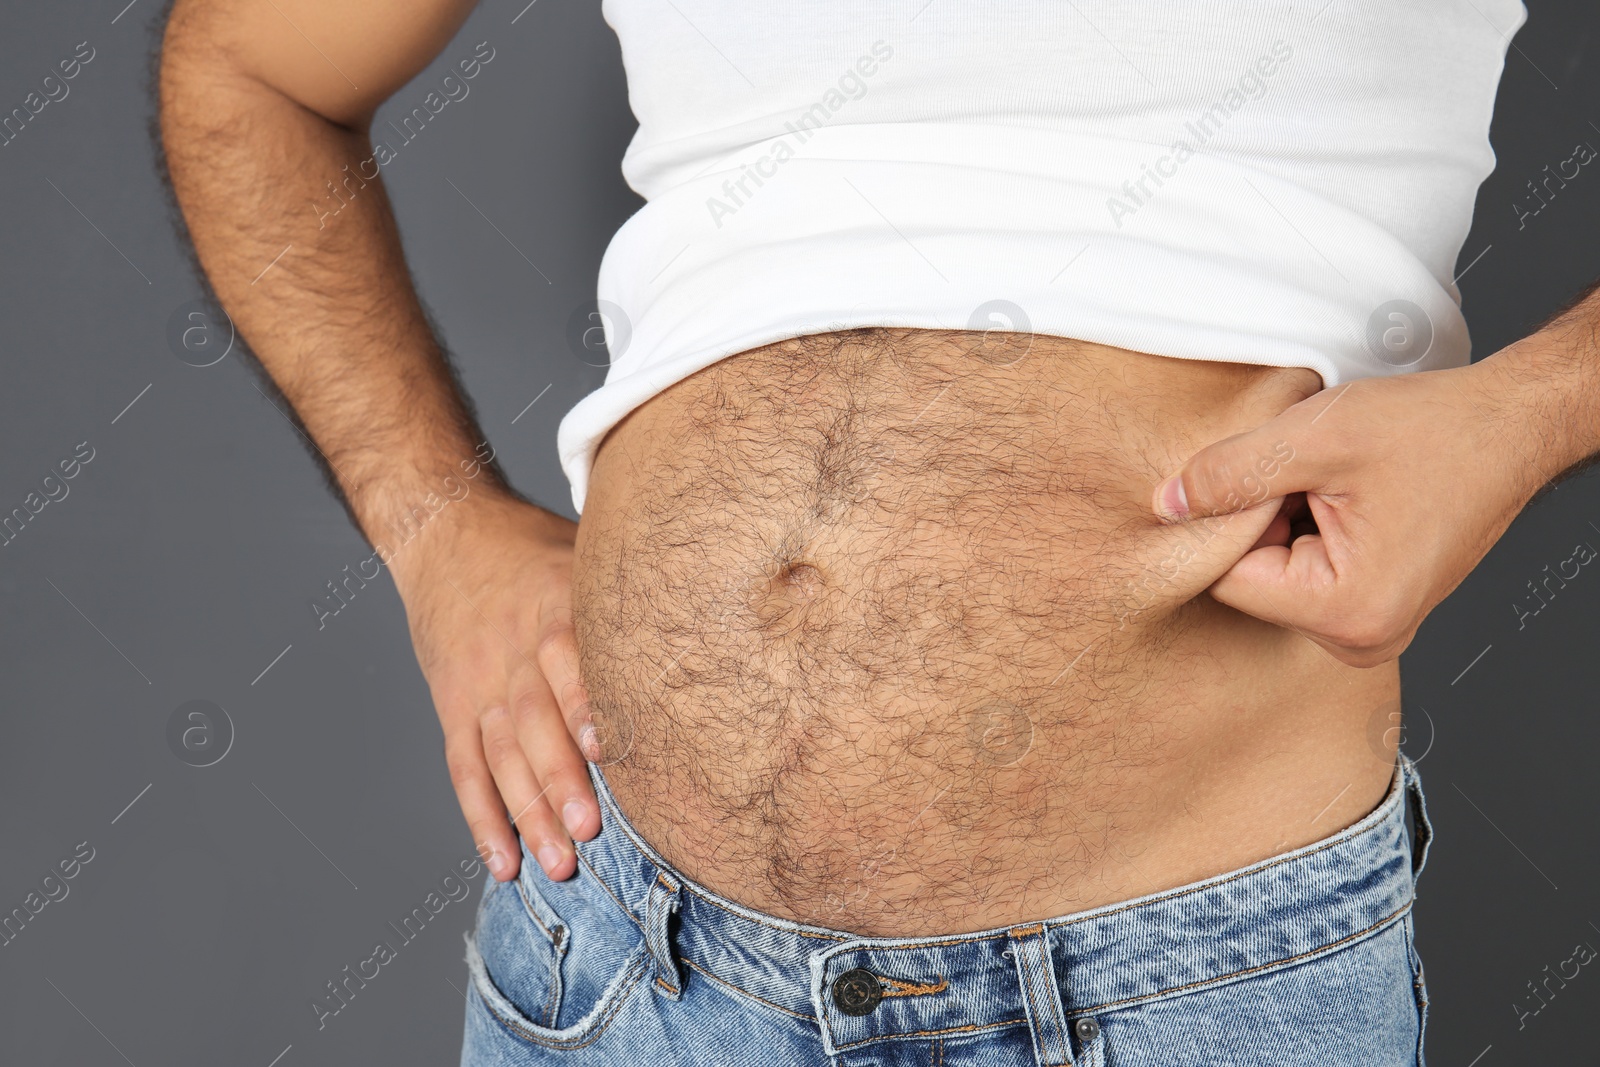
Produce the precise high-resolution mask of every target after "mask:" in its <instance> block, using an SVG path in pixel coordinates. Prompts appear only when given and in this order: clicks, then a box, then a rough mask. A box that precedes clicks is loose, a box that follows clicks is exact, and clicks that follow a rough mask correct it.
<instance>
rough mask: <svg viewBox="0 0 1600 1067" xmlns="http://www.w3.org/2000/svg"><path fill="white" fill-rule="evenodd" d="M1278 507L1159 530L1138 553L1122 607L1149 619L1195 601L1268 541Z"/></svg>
mask: <svg viewBox="0 0 1600 1067" xmlns="http://www.w3.org/2000/svg"><path fill="white" fill-rule="evenodd" d="M1280 505H1281V501H1277V500H1267V501H1264V502H1262V503H1259V504H1256V505H1254V506H1253V507H1249V508H1246V509H1244V510H1242V511H1238V512H1234V513H1231V514H1227V515H1214V516H1207V517H1205V518H1200V519H1196V520H1194V521H1192V522H1183V523H1174V524H1172V525H1170V526H1166V527H1161V528H1158V529H1157V530H1156V531H1155V533H1156V535H1157V536H1155V537H1153V538H1152V540H1151V543H1150V545H1149V547H1148V548H1147V549H1144V550H1142V551H1141V554H1140V559H1139V560H1138V566H1137V570H1136V571H1135V572H1134V574H1133V576H1132V579H1131V581H1130V582H1129V583H1128V590H1127V592H1128V596H1127V602H1128V603H1129V604H1131V605H1133V606H1134V608H1135V609H1136V612H1137V613H1138V614H1141V615H1145V617H1147V618H1148V617H1152V616H1159V615H1161V614H1163V613H1164V612H1165V611H1167V610H1170V609H1174V608H1177V607H1180V606H1181V605H1183V604H1186V603H1188V602H1189V601H1191V600H1193V599H1194V598H1195V597H1197V596H1200V595H1201V594H1202V593H1204V592H1205V591H1206V589H1207V588H1208V587H1210V586H1211V585H1212V584H1213V583H1215V582H1216V581H1217V579H1219V578H1221V577H1222V576H1223V575H1224V574H1226V573H1227V572H1228V570H1229V568H1231V567H1233V566H1235V565H1236V564H1237V563H1238V562H1239V559H1240V557H1242V556H1244V555H1245V554H1246V553H1248V552H1250V551H1251V549H1252V548H1255V547H1256V546H1258V545H1260V544H1261V542H1262V541H1264V540H1266V539H1267V537H1268V535H1267V531H1268V530H1270V529H1271V527H1272V524H1273V523H1274V522H1276V521H1277V520H1278V516H1279V515H1280V514H1281V512H1282V508H1281V506H1280ZM1130 614H1132V613H1130Z"/></svg>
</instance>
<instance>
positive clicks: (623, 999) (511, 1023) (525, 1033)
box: [478, 957, 646, 1049]
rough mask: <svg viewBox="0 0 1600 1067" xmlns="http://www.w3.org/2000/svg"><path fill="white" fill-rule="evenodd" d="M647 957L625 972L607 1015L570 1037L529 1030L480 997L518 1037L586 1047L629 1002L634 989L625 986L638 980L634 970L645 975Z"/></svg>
mask: <svg viewBox="0 0 1600 1067" xmlns="http://www.w3.org/2000/svg"><path fill="white" fill-rule="evenodd" d="M645 958H646V957H641V958H640V959H638V960H637V961H635V962H634V964H633V966H631V967H629V968H628V970H627V971H626V972H625V973H626V974H627V975H628V976H629V977H628V978H627V979H624V981H623V985H622V986H619V987H618V989H617V993H618V995H617V999H616V1000H615V1001H613V1002H612V1004H611V1006H610V1007H609V1008H607V1009H606V1013H605V1015H603V1016H601V1017H600V1018H599V1019H596V1020H595V1021H594V1024H593V1026H592V1027H591V1028H590V1029H588V1030H585V1031H584V1032H583V1033H582V1034H580V1035H578V1036H577V1037H574V1038H570V1039H560V1038H550V1037H546V1036H544V1035H543V1034H539V1033H535V1032H534V1031H532V1030H529V1029H528V1028H527V1027H526V1026H524V1025H523V1024H522V1023H521V1022H520V1021H518V1020H516V1019H508V1018H506V1017H505V1016H504V1015H503V1014H501V1013H500V1012H499V1011H497V1010H496V1009H495V1006H494V1005H493V1004H490V1003H489V1002H488V1001H487V1000H484V998H483V997H482V996H481V995H480V996H479V997H478V999H479V1000H480V1001H482V1002H483V1006H484V1007H486V1008H488V1009H489V1014H491V1015H493V1016H494V1017H495V1018H496V1019H497V1020H499V1022H500V1025H502V1026H504V1027H505V1028H506V1029H507V1030H510V1031H511V1032H512V1034H513V1035H515V1036H516V1037H519V1038H521V1039H522V1040H524V1041H527V1042H528V1043H530V1044H534V1045H543V1046H544V1047H545V1048H560V1049H574V1048H584V1047H586V1046H588V1045H592V1044H594V1043H595V1042H596V1041H598V1040H599V1039H600V1035H601V1034H603V1033H605V1031H606V1029H607V1027H609V1026H610V1025H611V1020H612V1019H614V1018H616V1015H617V1012H619V1011H621V1010H622V1006H623V1005H624V1004H626V1003H627V1002H628V997H629V996H630V995H631V993H632V989H631V988H629V989H626V990H624V987H626V986H630V985H632V984H633V983H634V982H636V980H637V979H636V978H635V977H634V975H633V972H634V971H639V972H640V974H639V975H638V977H643V968H644V959H645ZM503 995H504V994H502V996H503Z"/></svg>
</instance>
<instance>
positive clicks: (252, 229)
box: [161, 35, 507, 538]
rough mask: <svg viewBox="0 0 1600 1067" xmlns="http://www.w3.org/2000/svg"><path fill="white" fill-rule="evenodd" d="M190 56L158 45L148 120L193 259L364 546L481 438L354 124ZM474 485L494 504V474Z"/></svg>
mask: <svg viewBox="0 0 1600 1067" xmlns="http://www.w3.org/2000/svg"><path fill="white" fill-rule="evenodd" d="M191 51H192V50H191V49H187V48H185V47H184V46H183V43H182V41H181V40H180V41H178V42H173V41H172V40H171V39H170V35H169V42H168V47H167V50H166V54H165V56H164V60H163V65H162V77H161V97H162V109H161V115H162V141H163V144H164V147H165V150H166V155H167V164H168V168H169V170H170V173H171V175H172V183H173V188H174V192H175V193H176V195H177V198H178V202H179V204H180V206H181V208H182V211H183V215H184V218H185V219H186V221H187V223H188V227H189V231H190V234H191V236H192V238H193V241H194V245H195V249H196V252H197V253H198V255H199V258H200V262H201V265H202V267H203V268H204V270H205V272H206V275H207V277H208V278H209V279H210V281H211V284H212V287H213V288H214V290H215V291H216V294H217V297H218V299H219V300H220V301H221V302H222V304H223V306H224V307H225V308H226V310H227V311H228V313H229V315H230V316H231V317H232V318H233V320H234V323H235V326H236V328H237V330H238V332H239V334H240V336H241V337H243V338H244V340H245V341H246V342H247V343H248V345H249V347H250V349H251V350H252V351H253V352H254V353H255V355H256V356H257V358H259V359H260V361H261V363H262V364H263V366H264V368H265V369H266V371H267V373H268V374H270V375H271V377H272V380H273V381H274V382H275V383H276V384H277V385H278V387H279V389H280V390H281V391H282V393H283V394H284V396H285V397H286V398H287V400H288V401H289V403H290V404H291V405H293V407H294V410H295V412H296V414H297V415H298V416H299V418H300V420H301V421H302V423H303V424H304V426H305V427H306V430H307V432H308V433H309V435H310V436H311V437H312V438H313V439H314V441H315V443H316V446H317V448H318V450H319V451H320V452H321V453H322V454H323V456H324V457H325V458H326V460H327V463H328V465H329V466H330V467H331V469H332V474H333V478H334V480H335V481H336V482H337V484H338V486H339V489H340V490H341V491H342V492H343V494H344V495H345V498H346V500H347V502H348V504H349V506H350V508H351V511H352V513H353V514H354V515H355V517H356V520H357V521H358V523H360V525H361V526H362V529H363V531H364V532H366V533H367V535H368V536H369V538H370V537H372V536H373V533H374V531H375V530H376V529H378V528H379V527H380V526H382V525H383V524H385V523H387V522H391V521H393V520H394V519H395V518H396V517H397V515H399V514H401V513H403V512H404V511H405V510H406V509H408V508H410V507H412V506H415V505H418V504H420V503H422V501H423V500H424V499H425V498H426V497H427V496H428V495H429V494H432V493H441V494H442V492H443V491H442V490H441V489H440V485H441V483H442V481H443V479H444V478H445V477H446V476H448V475H451V474H454V475H456V477H457V478H458V479H459V478H460V477H461V475H462V473H463V468H462V467H461V464H462V463H463V462H464V461H465V462H467V463H473V462H474V461H475V460H476V459H481V453H479V454H478V455H477V456H475V452H476V451H477V450H478V448H479V445H480V444H481V443H482V442H483V437H482V434H481V433H480V432H479V430H478V429H477V427H476V425H475V424H474V421H473V419H472V417H471V413H470V410H469V408H468V406H467V404H466V402H465V401H464V400H463V399H462V397H461V396H460V393H459V392H458V390H457V389H456V386H455V383H454V381H453V377H452V374H451V372H450V368H449V365H448V363H447V360H446V357H445V355H444V353H443V351H442V350H441V348H440V346H439V344H438V342H437V341H436V339H435V338H434V336H433V333H432V331H431V329H430V327H429V325H428V322H427V319H426V316H425V315H424V313H423V310H422V307H421V305H420V303H419V301H418V299H417V297H416V294H415V291H414V290H413V288H412V284H411V279H410V276H409V273H408V271H407V269H406V265H405V260H404V256H403V254H402V250H401V244H400V239H399V234H398V232H397V229H396V226H395V222H394V217H393V215H392V213H391V211H390V207H389V202H388V198H387V196H386V195H385V192H384V188H383V183H382V180H381V178H379V177H378V176H377V173H376V171H377V168H376V167H375V166H373V165H372V164H371V162H370V160H371V157H372V152H371V149H370V144H369V141H368V138H367V134H366V130H365V126H364V124H362V126H361V127H360V128H350V127H346V126H343V125H340V124H338V123H335V122H332V121H330V120H328V119H326V118H324V117H322V116H321V115H318V114H316V113H315V112H313V111H310V110H308V109H306V108H305V107H302V106H301V105H300V104H298V103H296V102H294V101H293V100H290V99H288V98H287V97H285V96H284V95H282V94H280V93H278V92H277V91H276V90H274V89H272V88H270V87H268V86H266V85H263V84H261V83H260V82H258V81H255V80H253V79H251V78H250V77H248V76H245V75H243V74H240V73H238V72H237V71H234V70H232V69H230V68H229V67H228V66H227V65H226V64H225V63H222V62H219V61H217V60H216V59H215V58H214V57H212V56H210V55H206V54H198V55H197V54H191ZM363 163H365V165H363ZM369 175H370V177H369ZM329 183H332V187H331V188H330V184H329ZM334 197H337V198H338V199H333V198H334ZM341 202H342V204H343V206H342V207H341V208H340V209H339V211H338V213H337V214H336V215H330V214H328V212H329V211H330V210H331V209H332V208H333V207H337V206H338V205H339V204H340V203H341ZM319 205H320V206H319ZM478 478H479V481H478V483H477V484H478V485H479V486H481V487H482V488H484V489H488V490H490V491H491V492H500V493H504V492H507V490H506V489H505V487H504V485H503V484H502V483H500V482H499V479H498V476H497V474H496V472H495V471H494V469H493V468H492V467H491V468H490V469H488V470H486V471H483V472H481V473H479V474H478Z"/></svg>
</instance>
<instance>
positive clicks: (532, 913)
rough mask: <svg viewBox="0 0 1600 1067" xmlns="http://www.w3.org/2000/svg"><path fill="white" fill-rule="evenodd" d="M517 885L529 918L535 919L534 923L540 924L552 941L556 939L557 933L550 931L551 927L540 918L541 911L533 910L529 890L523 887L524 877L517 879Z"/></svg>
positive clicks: (518, 893) (518, 894)
mask: <svg viewBox="0 0 1600 1067" xmlns="http://www.w3.org/2000/svg"><path fill="white" fill-rule="evenodd" d="M516 886H517V896H519V897H521V898H522V907H523V908H524V909H525V910H526V911H527V913H528V918H530V919H532V920H533V921H534V925H536V926H538V927H539V929H540V930H543V931H544V936H545V937H548V938H549V939H550V940H551V941H554V940H555V938H556V935H555V934H552V933H551V932H550V928H549V927H547V926H546V925H545V924H544V923H543V922H542V921H541V920H540V918H539V913H538V912H536V911H534V910H533V901H531V900H529V899H528V891H527V890H526V889H524V888H523V885H522V879H520V878H518V879H517V880H516Z"/></svg>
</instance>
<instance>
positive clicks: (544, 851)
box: [539, 842, 561, 874]
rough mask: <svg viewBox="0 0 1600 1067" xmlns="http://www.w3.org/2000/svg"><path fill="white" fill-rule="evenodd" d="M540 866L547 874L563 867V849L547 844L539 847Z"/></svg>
mask: <svg viewBox="0 0 1600 1067" xmlns="http://www.w3.org/2000/svg"><path fill="white" fill-rule="evenodd" d="M539 865H540V866H541V867H543V868H544V871H545V873H546V874H549V873H551V872H552V871H554V870H555V869H556V868H557V867H559V866H560V865H561V849H559V848H557V847H556V846H555V845H553V844H551V843H549V842H546V843H545V844H542V845H540V846H539Z"/></svg>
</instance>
